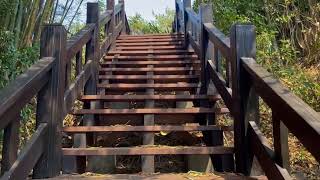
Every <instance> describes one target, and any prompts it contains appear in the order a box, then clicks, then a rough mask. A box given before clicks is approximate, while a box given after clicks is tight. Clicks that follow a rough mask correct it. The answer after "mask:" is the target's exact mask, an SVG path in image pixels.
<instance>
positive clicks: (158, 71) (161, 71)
mask: <svg viewBox="0 0 320 180" xmlns="http://www.w3.org/2000/svg"><path fill="white" fill-rule="evenodd" d="M197 70H198V69H196V68H193V67H175V68H174V67H167V68H101V69H100V74H101V73H105V72H114V74H116V75H119V74H121V75H128V74H130V75H139V74H146V73H147V72H151V71H153V72H154V74H155V75H166V74H169V75H183V74H189V73H188V72H190V71H197Z"/></svg>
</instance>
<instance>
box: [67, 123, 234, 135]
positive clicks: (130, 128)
mask: <svg viewBox="0 0 320 180" xmlns="http://www.w3.org/2000/svg"><path fill="white" fill-rule="evenodd" d="M232 130H233V128H232V127H230V126H194V125H193V126H191V125H190V126H188V125H187V126H168V125H166V126H125V125H124V126H121V125H119V126H77V127H65V128H63V131H64V132H67V133H84V132H160V131H175V132H183V131H232Z"/></svg>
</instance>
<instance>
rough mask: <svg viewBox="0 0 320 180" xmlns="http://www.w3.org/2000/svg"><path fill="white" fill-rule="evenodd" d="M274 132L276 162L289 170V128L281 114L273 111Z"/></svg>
mask: <svg viewBox="0 0 320 180" xmlns="http://www.w3.org/2000/svg"><path fill="white" fill-rule="evenodd" d="M272 127H273V130H272V133H273V146H274V152H275V160H276V163H277V164H279V165H280V166H281V167H283V168H285V169H287V170H289V169H290V160H289V142H288V134H289V132H288V128H287V127H286V126H285V125H284V124H283V122H282V121H281V119H279V116H278V115H277V114H276V113H275V112H274V111H273V112H272Z"/></svg>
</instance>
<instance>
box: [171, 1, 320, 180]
mask: <svg viewBox="0 0 320 180" xmlns="http://www.w3.org/2000/svg"><path fill="white" fill-rule="evenodd" d="M185 1H187V2H188V0H176V15H175V17H176V19H175V25H174V26H173V27H174V28H173V30H174V31H175V32H177V33H185V38H186V40H185V42H187V44H186V46H189V45H190V46H191V47H192V48H193V49H194V50H195V52H196V53H197V54H198V56H199V57H201V60H202V61H204V62H203V66H202V71H203V74H202V76H206V78H207V79H206V80H205V81H204V82H208V81H212V82H213V84H214V85H215V87H216V89H217V91H218V93H219V94H220V95H221V98H222V99H223V100H224V102H225V104H226V106H227V107H228V108H229V109H230V111H231V114H232V116H233V117H234V127H235V135H234V141H235V155H236V156H235V160H236V167H237V169H236V171H237V172H240V173H244V174H246V175H249V174H250V171H251V169H250V168H251V164H252V159H251V157H252V156H253V155H255V156H257V159H258V161H259V163H260V165H261V167H262V169H263V170H264V172H265V174H266V175H267V176H268V178H270V179H291V177H290V175H289V173H288V172H287V169H289V157H288V153H289V152H288V130H287V128H288V129H289V131H290V132H291V133H293V134H294V135H295V136H296V137H297V138H298V139H299V140H300V142H301V143H302V144H303V145H304V147H306V149H307V150H308V151H309V152H310V153H311V154H312V155H313V156H314V157H315V158H316V160H317V161H318V162H320V151H319V149H320V144H319V143H314V139H319V138H320V137H319V136H320V115H319V113H317V112H315V111H314V110H313V109H312V108H311V107H309V106H308V105H307V104H306V103H304V102H303V101H302V100H301V99H300V98H298V97H297V96H295V95H293V93H291V92H290V90H288V89H287V88H285V87H284V86H283V85H281V83H280V82H279V81H278V80H276V79H275V78H274V77H273V76H272V75H271V74H270V73H269V72H267V71H266V70H265V69H264V68H263V67H262V66H260V65H258V64H257V63H256V61H255V53H256V49H255V46H256V44H255V30H254V29H255V28H254V26H252V25H241V24H235V25H233V27H232V28H231V31H230V38H229V37H227V36H226V35H224V34H223V33H222V32H221V31H220V30H219V29H218V28H216V27H215V26H214V24H213V23H207V22H201V16H207V17H212V14H210V13H209V14H201V10H200V14H197V13H195V12H194V11H193V10H192V9H191V8H190V7H183V4H184V3H185ZM209 6H211V5H209ZM204 7H205V5H202V6H201V7H200V9H201V8H204ZM205 8H210V7H208V6H207V7H205ZM207 12H209V11H207ZM181 14H187V18H185V17H182V16H181ZM190 24H191V26H190ZM181 26H184V27H181ZM194 26H199V27H204V31H200V30H201V28H200V29H199V28H195V27H194ZM184 28H186V31H185V32H184V31H183V29H184ZM198 34H200V37H202V38H200V40H199V39H198V38H199V37H198ZM207 39H209V41H207ZM221 55H222V56H223V57H224V58H225V62H226V63H225V67H224V70H225V72H223V71H222V70H221V67H222V63H221V62H222V59H221V57H220V56H221ZM225 73H226V74H225ZM205 87H206V89H205V90H204V91H203V92H206V91H207V90H208V89H207V86H205ZM229 87H231V88H229ZM259 97H261V98H262V99H263V100H264V101H265V102H266V103H267V104H268V106H269V107H270V108H271V109H272V121H273V134H274V137H273V138H274V151H272V150H271V148H270V146H269V145H268V143H267V141H266V139H265V137H264V136H263V134H262V133H261V131H260V130H259V127H258V125H257V124H259V121H260V119H259V116H258V114H259V108H258V106H259V102H258V98H259ZM284 112H285V113H284ZM250 152H252V153H253V154H250ZM247 162H248V163H247Z"/></svg>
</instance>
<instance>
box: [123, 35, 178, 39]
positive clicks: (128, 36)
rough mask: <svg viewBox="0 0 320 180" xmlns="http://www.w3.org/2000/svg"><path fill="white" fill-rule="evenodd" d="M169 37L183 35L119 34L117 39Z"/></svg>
mask: <svg viewBox="0 0 320 180" xmlns="http://www.w3.org/2000/svg"><path fill="white" fill-rule="evenodd" d="M169 37H173V38H177V37H181V38H182V37H184V35H183V34H149V35H145V34H144V35H120V36H119V37H118V40H123V39H140V38H142V39H157V38H159V39H166V38H169Z"/></svg>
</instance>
